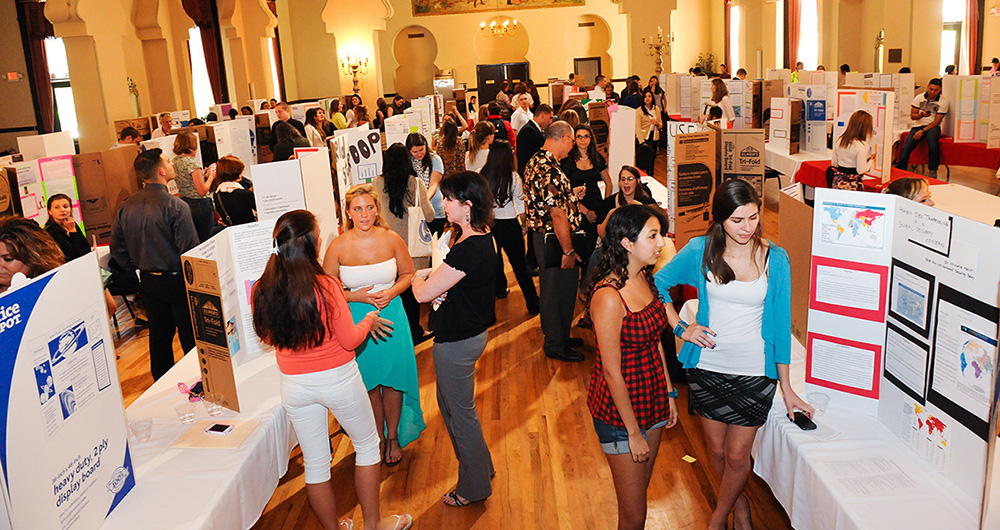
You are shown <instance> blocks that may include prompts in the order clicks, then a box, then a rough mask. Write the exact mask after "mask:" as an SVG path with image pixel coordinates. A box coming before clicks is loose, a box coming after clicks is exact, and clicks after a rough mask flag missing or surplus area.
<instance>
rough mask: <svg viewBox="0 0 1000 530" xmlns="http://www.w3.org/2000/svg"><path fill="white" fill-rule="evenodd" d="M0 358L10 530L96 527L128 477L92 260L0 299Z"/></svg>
mask: <svg viewBox="0 0 1000 530" xmlns="http://www.w3.org/2000/svg"><path fill="white" fill-rule="evenodd" d="M69 293H72V296H67V295H68V294H69ZM0 351H3V352H4V354H3V355H2V356H0V398H2V404H3V408H2V410H0V415H2V416H0V421H2V424H3V425H4V429H3V432H2V438H0V464H2V466H3V479H2V486H3V494H4V495H3V496H4V502H5V504H6V511H7V514H8V515H9V517H10V524H11V525H12V527H13V528H18V529H20V528H39V529H41V528H44V529H58V530H70V529H88V530H89V529H94V528H99V527H100V526H101V524H102V522H103V521H104V519H105V518H106V517H107V515H108V514H109V513H111V511H112V510H114V509H115V507H116V506H117V505H118V503H120V502H121V501H122V499H123V498H124V497H125V495H126V494H128V492H129V491H131V490H132V488H133V487H134V486H135V472H134V470H133V467H132V461H131V456H130V454H129V446H128V439H127V431H126V425H125V408H124V406H123V403H122V394H121V385H120V383H119V381H118V370H117V367H116V366H115V350H114V342H113V339H112V337H111V330H110V328H109V325H108V316H107V310H106V308H105V305H104V292H103V287H102V285H101V280H100V274H99V273H98V265H97V255H96V254H95V253H90V254H88V255H86V256H84V257H81V258H79V259H76V260H73V261H71V262H70V263H68V264H66V265H63V266H61V267H59V268H57V269H55V270H53V271H50V272H49V273H47V274H45V275H43V276H40V277H38V278H35V279H34V280H32V281H30V282H29V283H26V284H24V285H21V286H19V287H13V288H12V289H11V290H9V291H8V292H6V293H5V294H3V295H0Z"/></svg>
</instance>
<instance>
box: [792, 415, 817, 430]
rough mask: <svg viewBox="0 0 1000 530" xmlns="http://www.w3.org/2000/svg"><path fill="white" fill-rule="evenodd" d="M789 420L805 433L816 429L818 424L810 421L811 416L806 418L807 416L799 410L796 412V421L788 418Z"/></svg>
mask: <svg viewBox="0 0 1000 530" xmlns="http://www.w3.org/2000/svg"><path fill="white" fill-rule="evenodd" d="M788 419H789V421H792V422H793V423H795V425H798V426H799V428H800V429H802V430H803V431H811V430H813V429H815V428H816V424H815V423H813V421H812V420H810V419H809V416H806V415H805V414H803V413H801V412H799V411H797V410H796V411H795V418H794V419H792V418H788Z"/></svg>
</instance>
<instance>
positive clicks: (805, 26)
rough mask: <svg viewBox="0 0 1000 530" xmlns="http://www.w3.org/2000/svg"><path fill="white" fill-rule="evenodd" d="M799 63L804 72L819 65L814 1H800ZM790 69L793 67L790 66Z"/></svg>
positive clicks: (817, 23) (817, 26)
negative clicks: (803, 66) (804, 68)
mask: <svg viewBox="0 0 1000 530" xmlns="http://www.w3.org/2000/svg"><path fill="white" fill-rule="evenodd" d="M798 60H799V61H802V64H804V65H805V67H806V70H815V69H816V65H818V64H819V17H818V16H817V13H816V0H802V19H801V20H800V25H799V58H798ZM791 66H792V68H794V67H795V65H794V64H793V65H791Z"/></svg>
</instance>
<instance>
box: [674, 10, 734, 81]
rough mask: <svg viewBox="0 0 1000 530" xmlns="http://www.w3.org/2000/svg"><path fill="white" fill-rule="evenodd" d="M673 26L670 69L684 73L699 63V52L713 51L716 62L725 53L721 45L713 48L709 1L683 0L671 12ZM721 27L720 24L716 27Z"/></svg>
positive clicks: (716, 62) (717, 62)
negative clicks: (672, 49) (672, 50)
mask: <svg viewBox="0 0 1000 530" xmlns="http://www.w3.org/2000/svg"><path fill="white" fill-rule="evenodd" d="M670 21H671V27H673V29H674V52H673V55H672V56H671V62H672V65H673V70H674V71H677V72H684V73H687V70H688V68H691V67H693V66H694V65H695V63H696V62H698V54H699V53H706V52H711V53H714V54H715V57H716V61H715V64H716V65H718V64H719V62H721V61H720V60H719V57H721V56H722V54H723V53H724V51H723V49H722V47H719V49H713V48H712V14H711V8H710V2H709V0H684V1H681V2H678V3H677V9H675V10H674V11H673V12H672V13H671V14H670ZM719 27H720V30H721V25H720V26H719Z"/></svg>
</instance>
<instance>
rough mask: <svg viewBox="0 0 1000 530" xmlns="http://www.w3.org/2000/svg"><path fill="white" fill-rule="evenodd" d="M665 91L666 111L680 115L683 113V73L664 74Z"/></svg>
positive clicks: (662, 76)
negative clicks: (681, 82)
mask: <svg viewBox="0 0 1000 530" xmlns="http://www.w3.org/2000/svg"><path fill="white" fill-rule="evenodd" d="M661 78H662V79H663V81H662V82H661V84H662V85H663V93H664V95H665V96H666V99H667V104H666V107H667V108H666V109H665V111H666V113H667V114H673V115H675V116H676V115H678V114H680V113H681V84H680V78H681V74H663V75H661Z"/></svg>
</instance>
